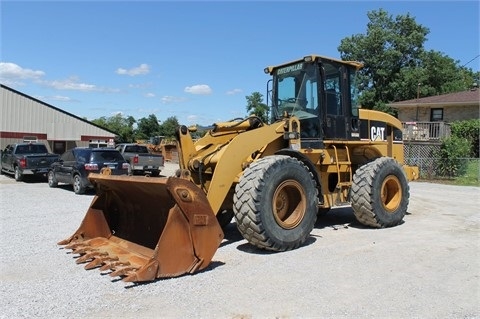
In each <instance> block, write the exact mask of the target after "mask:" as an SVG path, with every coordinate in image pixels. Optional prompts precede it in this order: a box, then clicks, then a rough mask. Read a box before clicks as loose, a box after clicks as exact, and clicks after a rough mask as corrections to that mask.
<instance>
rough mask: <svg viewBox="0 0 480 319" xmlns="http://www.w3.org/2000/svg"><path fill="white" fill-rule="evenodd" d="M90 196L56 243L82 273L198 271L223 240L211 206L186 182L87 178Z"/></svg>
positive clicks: (133, 275) (138, 278) (150, 276)
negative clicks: (75, 223) (76, 223)
mask: <svg viewBox="0 0 480 319" xmlns="http://www.w3.org/2000/svg"><path fill="white" fill-rule="evenodd" d="M89 179H90V181H91V182H92V184H94V185H95V187H96V196H95V197H94V199H93V201H92V203H91V205H90V207H89V209H88V211H87V213H86V215H85V217H84V219H83V222H82V223H81V225H80V227H79V228H78V230H77V231H76V232H75V233H74V234H73V235H72V236H70V237H69V238H67V239H65V240H62V241H60V242H59V243H58V244H59V245H62V246H65V248H67V249H71V250H72V252H73V253H75V254H79V257H78V258H77V263H86V265H85V269H91V268H98V267H100V270H102V271H108V270H110V271H111V272H110V275H111V276H120V277H122V279H123V281H126V282H142V281H151V280H154V279H156V278H169V277H177V276H180V275H183V274H187V273H191V274H193V273H195V272H198V271H200V270H202V269H204V268H205V267H207V266H208V265H209V264H210V261H211V259H212V257H213V255H214V254H215V252H216V250H217V248H218V247H219V245H220V243H221V241H222V239H223V231H222V229H221V227H220V225H219V224H218V221H217V218H216V216H215V214H214V213H213V211H212V209H211V207H210V204H209V202H208V200H207V198H206V196H205V194H204V192H203V191H202V190H201V189H199V188H198V187H197V186H196V185H195V184H193V183H191V182H190V181H188V180H185V179H181V178H176V177H168V178H147V177H143V176H142V177H140V176H114V175H103V174H91V175H90V176H89Z"/></svg>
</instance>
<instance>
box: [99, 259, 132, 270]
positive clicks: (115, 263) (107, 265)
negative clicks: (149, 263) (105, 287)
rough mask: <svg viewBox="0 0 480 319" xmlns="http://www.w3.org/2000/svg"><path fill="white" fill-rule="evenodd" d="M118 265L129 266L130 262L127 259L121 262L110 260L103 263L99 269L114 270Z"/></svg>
mask: <svg viewBox="0 0 480 319" xmlns="http://www.w3.org/2000/svg"><path fill="white" fill-rule="evenodd" d="M118 266H130V263H129V262H128V261H127V262H122V261H118V260H116V261H112V262H109V263H105V265H103V266H102V267H100V270H101V271H105V270H109V269H110V270H115V268H116V267H118Z"/></svg>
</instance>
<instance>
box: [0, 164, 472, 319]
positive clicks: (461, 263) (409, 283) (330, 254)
mask: <svg viewBox="0 0 480 319" xmlns="http://www.w3.org/2000/svg"><path fill="white" fill-rule="evenodd" d="M174 169H175V165H174V164H170V163H168V164H167V168H166V170H165V171H164V172H165V173H166V175H168V174H170V173H171V172H173V170H174ZM410 189H411V196H410V198H411V200H410V206H409V214H407V216H406V217H405V223H403V224H402V225H400V226H397V227H394V228H388V229H380V230H378V229H370V228H365V227H362V226H361V225H359V224H358V223H357V222H356V221H355V218H354V216H353V214H352V211H351V209H350V208H349V207H346V208H341V209H334V210H332V211H331V212H330V213H329V214H327V216H326V217H324V218H322V219H320V220H318V221H317V224H316V226H315V228H314V230H313V232H312V234H311V237H310V238H309V239H308V240H307V242H306V243H305V245H304V246H302V247H300V248H299V249H297V250H294V251H290V252H285V253H268V252H264V251H260V250H257V249H255V248H253V247H252V246H251V245H249V244H248V243H247V242H246V241H245V240H244V239H243V238H242V237H241V235H240V234H239V233H238V231H237V230H236V226H235V223H234V222H232V223H231V224H230V225H229V226H228V227H227V229H226V231H225V240H224V242H223V243H222V245H221V247H220V248H219V249H218V251H217V253H216V254H215V256H214V259H213V261H212V263H211V265H210V266H209V267H208V268H207V269H206V270H205V271H203V272H201V273H197V274H195V275H187V276H183V277H179V278H174V279H166V280H158V281H155V282H152V283H148V284H142V285H135V284H132V283H125V282H123V281H119V280H118V278H112V277H110V276H108V275H105V274H102V272H100V271H99V270H98V269H93V270H90V271H86V270H84V269H83V266H81V265H77V264H75V262H74V259H73V256H72V255H71V254H67V251H66V250H65V249H60V248H59V246H57V244H56V243H57V242H58V241H59V240H61V239H64V238H66V237H68V236H69V235H71V234H72V233H73V232H74V231H75V230H76V229H77V228H78V226H79V225H80V222H81V221H82V219H83V217H84V215H85V213H86V211H87V208H88V207H89V205H90V202H91V200H92V198H93V194H87V195H75V194H74V193H73V191H72V190H71V188H69V187H67V186H61V187H59V188H53V189H51V188H49V187H48V185H47V184H46V183H45V182H39V181H37V182H35V181H30V182H20V183H17V182H15V181H14V180H13V179H12V178H10V177H7V176H3V175H2V176H0V196H1V198H0V205H1V218H0V221H1V222H0V227H1V228H0V230H1V238H0V239H1V240H0V245H1V246H0V267H1V268H0V269H1V274H0V291H1V295H0V298H1V299H0V302H1V306H2V309H3V310H2V311H1V312H0V317H1V318H164V317H171V318H235V319H240V318H242V319H247V318H442V319H443V318H480V278H479V275H480V249H479V248H480V236H479V233H480V232H479V225H480V213H479V206H480V188H477V187H459V186H450V185H439V184H430V183H423V182H413V183H411V184H410Z"/></svg>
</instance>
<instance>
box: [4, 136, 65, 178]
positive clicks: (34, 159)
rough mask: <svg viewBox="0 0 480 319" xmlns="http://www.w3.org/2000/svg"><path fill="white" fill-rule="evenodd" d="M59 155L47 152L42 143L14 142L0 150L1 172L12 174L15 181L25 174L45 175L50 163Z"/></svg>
mask: <svg viewBox="0 0 480 319" xmlns="http://www.w3.org/2000/svg"><path fill="white" fill-rule="evenodd" d="M58 158H59V155H57V154H52V153H49V152H48V149H47V147H46V146H45V144H43V143H15V144H10V145H7V147H5V149H4V150H3V151H2V162H1V165H2V166H1V172H2V173H6V174H13V175H14V176H15V180H16V181H21V180H23V177H24V176H26V175H29V176H46V174H47V172H48V169H49V167H50V164H52V163H53V162H55V161H57V160H58Z"/></svg>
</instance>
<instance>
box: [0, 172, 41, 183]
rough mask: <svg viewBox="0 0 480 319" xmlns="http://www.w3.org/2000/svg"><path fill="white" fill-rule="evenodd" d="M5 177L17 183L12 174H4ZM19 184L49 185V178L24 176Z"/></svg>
mask: <svg viewBox="0 0 480 319" xmlns="http://www.w3.org/2000/svg"><path fill="white" fill-rule="evenodd" d="M2 175H3V176H5V177H6V178H8V179H10V180H12V181H15V178H14V176H13V175H10V174H5V173H2ZM17 183H25V184H39V183H47V177H46V176H28V175H26V176H23V178H22V180H21V181H19V182H17Z"/></svg>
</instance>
